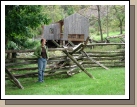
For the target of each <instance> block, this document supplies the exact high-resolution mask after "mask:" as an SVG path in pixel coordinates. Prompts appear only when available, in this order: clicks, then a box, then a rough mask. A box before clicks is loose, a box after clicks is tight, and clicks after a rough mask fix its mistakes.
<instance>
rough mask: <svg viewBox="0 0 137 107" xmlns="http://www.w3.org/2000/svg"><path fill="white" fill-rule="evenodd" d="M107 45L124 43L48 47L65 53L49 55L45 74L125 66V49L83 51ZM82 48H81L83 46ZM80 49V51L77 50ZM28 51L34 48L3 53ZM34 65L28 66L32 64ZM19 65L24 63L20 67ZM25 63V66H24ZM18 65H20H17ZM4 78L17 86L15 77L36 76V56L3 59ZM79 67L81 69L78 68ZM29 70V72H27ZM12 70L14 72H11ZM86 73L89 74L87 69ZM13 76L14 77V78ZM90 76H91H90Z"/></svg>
mask: <svg viewBox="0 0 137 107" xmlns="http://www.w3.org/2000/svg"><path fill="white" fill-rule="evenodd" d="M103 45H105V46H107V45H125V44H124V43H115V44H113V43H98V44H92V45H86V46H85V45H83V44H82V45H79V46H78V47H75V48H74V47H70V48H49V51H63V52H64V53H65V54H66V55H62V56H53V57H50V58H49V60H48V62H47V67H46V72H45V76H47V77H50V76H56V75H58V76H59V75H66V76H72V75H74V74H77V73H80V72H81V71H82V70H83V71H84V70H85V68H86V67H88V68H92V67H103V68H105V69H108V68H107V67H124V66H125V51H124V50H119V51H100V52H98V51H93V52H85V51H84V48H85V47H90V46H103ZM82 46H83V47H84V48H83V47H82ZM79 50H80V52H79ZM14 52H17V53H29V52H34V50H6V51H5V53H14ZM34 64H35V66H29V65H34ZM20 65H24V66H23V67H21V66H20ZM25 65H26V66H25ZM18 66H20V67H18ZM5 67H6V73H7V75H9V76H6V77H5V78H6V79H10V80H11V78H12V79H14V80H13V81H12V82H13V83H14V84H16V85H18V87H20V88H23V86H22V85H21V84H20V83H19V81H17V79H16V78H28V77H33V76H37V75H38V73H37V69H38V67H37V58H10V59H5ZM80 69H81V70H80ZM20 71H23V72H24V73H23V74H18V75H17V74H16V72H18V73H19V72H20ZM28 71H29V72H28ZM12 72H14V73H13V74H12ZM84 72H86V73H87V74H88V75H90V74H89V73H88V72H87V71H84ZM14 77H15V78H14ZM91 77H92V76H91Z"/></svg>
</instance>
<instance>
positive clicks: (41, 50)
mask: <svg viewBox="0 0 137 107" xmlns="http://www.w3.org/2000/svg"><path fill="white" fill-rule="evenodd" d="M40 43H41V45H40V46H38V47H37V48H36V50H35V52H34V55H36V56H37V58H38V82H44V71H45V68H46V65H47V60H48V47H47V46H46V40H45V39H41V41H40Z"/></svg>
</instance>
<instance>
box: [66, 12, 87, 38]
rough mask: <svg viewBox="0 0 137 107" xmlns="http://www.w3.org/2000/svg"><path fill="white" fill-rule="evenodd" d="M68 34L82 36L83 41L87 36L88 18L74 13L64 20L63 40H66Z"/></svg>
mask: <svg viewBox="0 0 137 107" xmlns="http://www.w3.org/2000/svg"><path fill="white" fill-rule="evenodd" d="M68 34H84V40H86V38H87V37H88V36H89V21H88V18H86V17H84V16H82V15H80V14H78V13H75V14H73V15H71V16H68V17H67V18H65V19H64V37H63V39H64V40H68Z"/></svg>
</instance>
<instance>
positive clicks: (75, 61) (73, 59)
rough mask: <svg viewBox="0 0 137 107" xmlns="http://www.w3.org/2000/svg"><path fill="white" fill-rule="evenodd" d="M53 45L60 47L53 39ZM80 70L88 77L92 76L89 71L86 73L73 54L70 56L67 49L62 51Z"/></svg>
mask: <svg viewBox="0 0 137 107" xmlns="http://www.w3.org/2000/svg"><path fill="white" fill-rule="evenodd" d="M53 43H54V44H55V45H57V46H58V47H60V45H59V44H57V43H56V42H55V41H53ZM63 52H64V53H65V54H66V55H67V56H68V57H69V58H70V59H71V60H72V61H73V62H74V63H75V64H76V65H77V66H78V67H79V68H80V69H81V70H82V71H84V72H85V73H86V74H87V75H88V76H89V77H90V78H94V77H93V76H92V75H91V74H90V73H88V72H87V71H86V70H85V69H84V68H83V67H82V66H81V65H80V64H79V63H78V62H77V60H76V59H75V58H73V56H71V55H70V54H69V53H68V52H67V51H63Z"/></svg>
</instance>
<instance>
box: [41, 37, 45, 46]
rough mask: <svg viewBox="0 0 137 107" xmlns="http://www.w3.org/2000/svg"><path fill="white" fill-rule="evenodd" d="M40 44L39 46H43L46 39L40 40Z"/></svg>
mask: <svg viewBox="0 0 137 107" xmlns="http://www.w3.org/2000/svg"><path fill="white" fill-rule="evenodd" d="M40 42H41V45H42V46H44V45H45V44H46V39H44V38H42V39H41V41H40Z"/></svg>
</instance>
